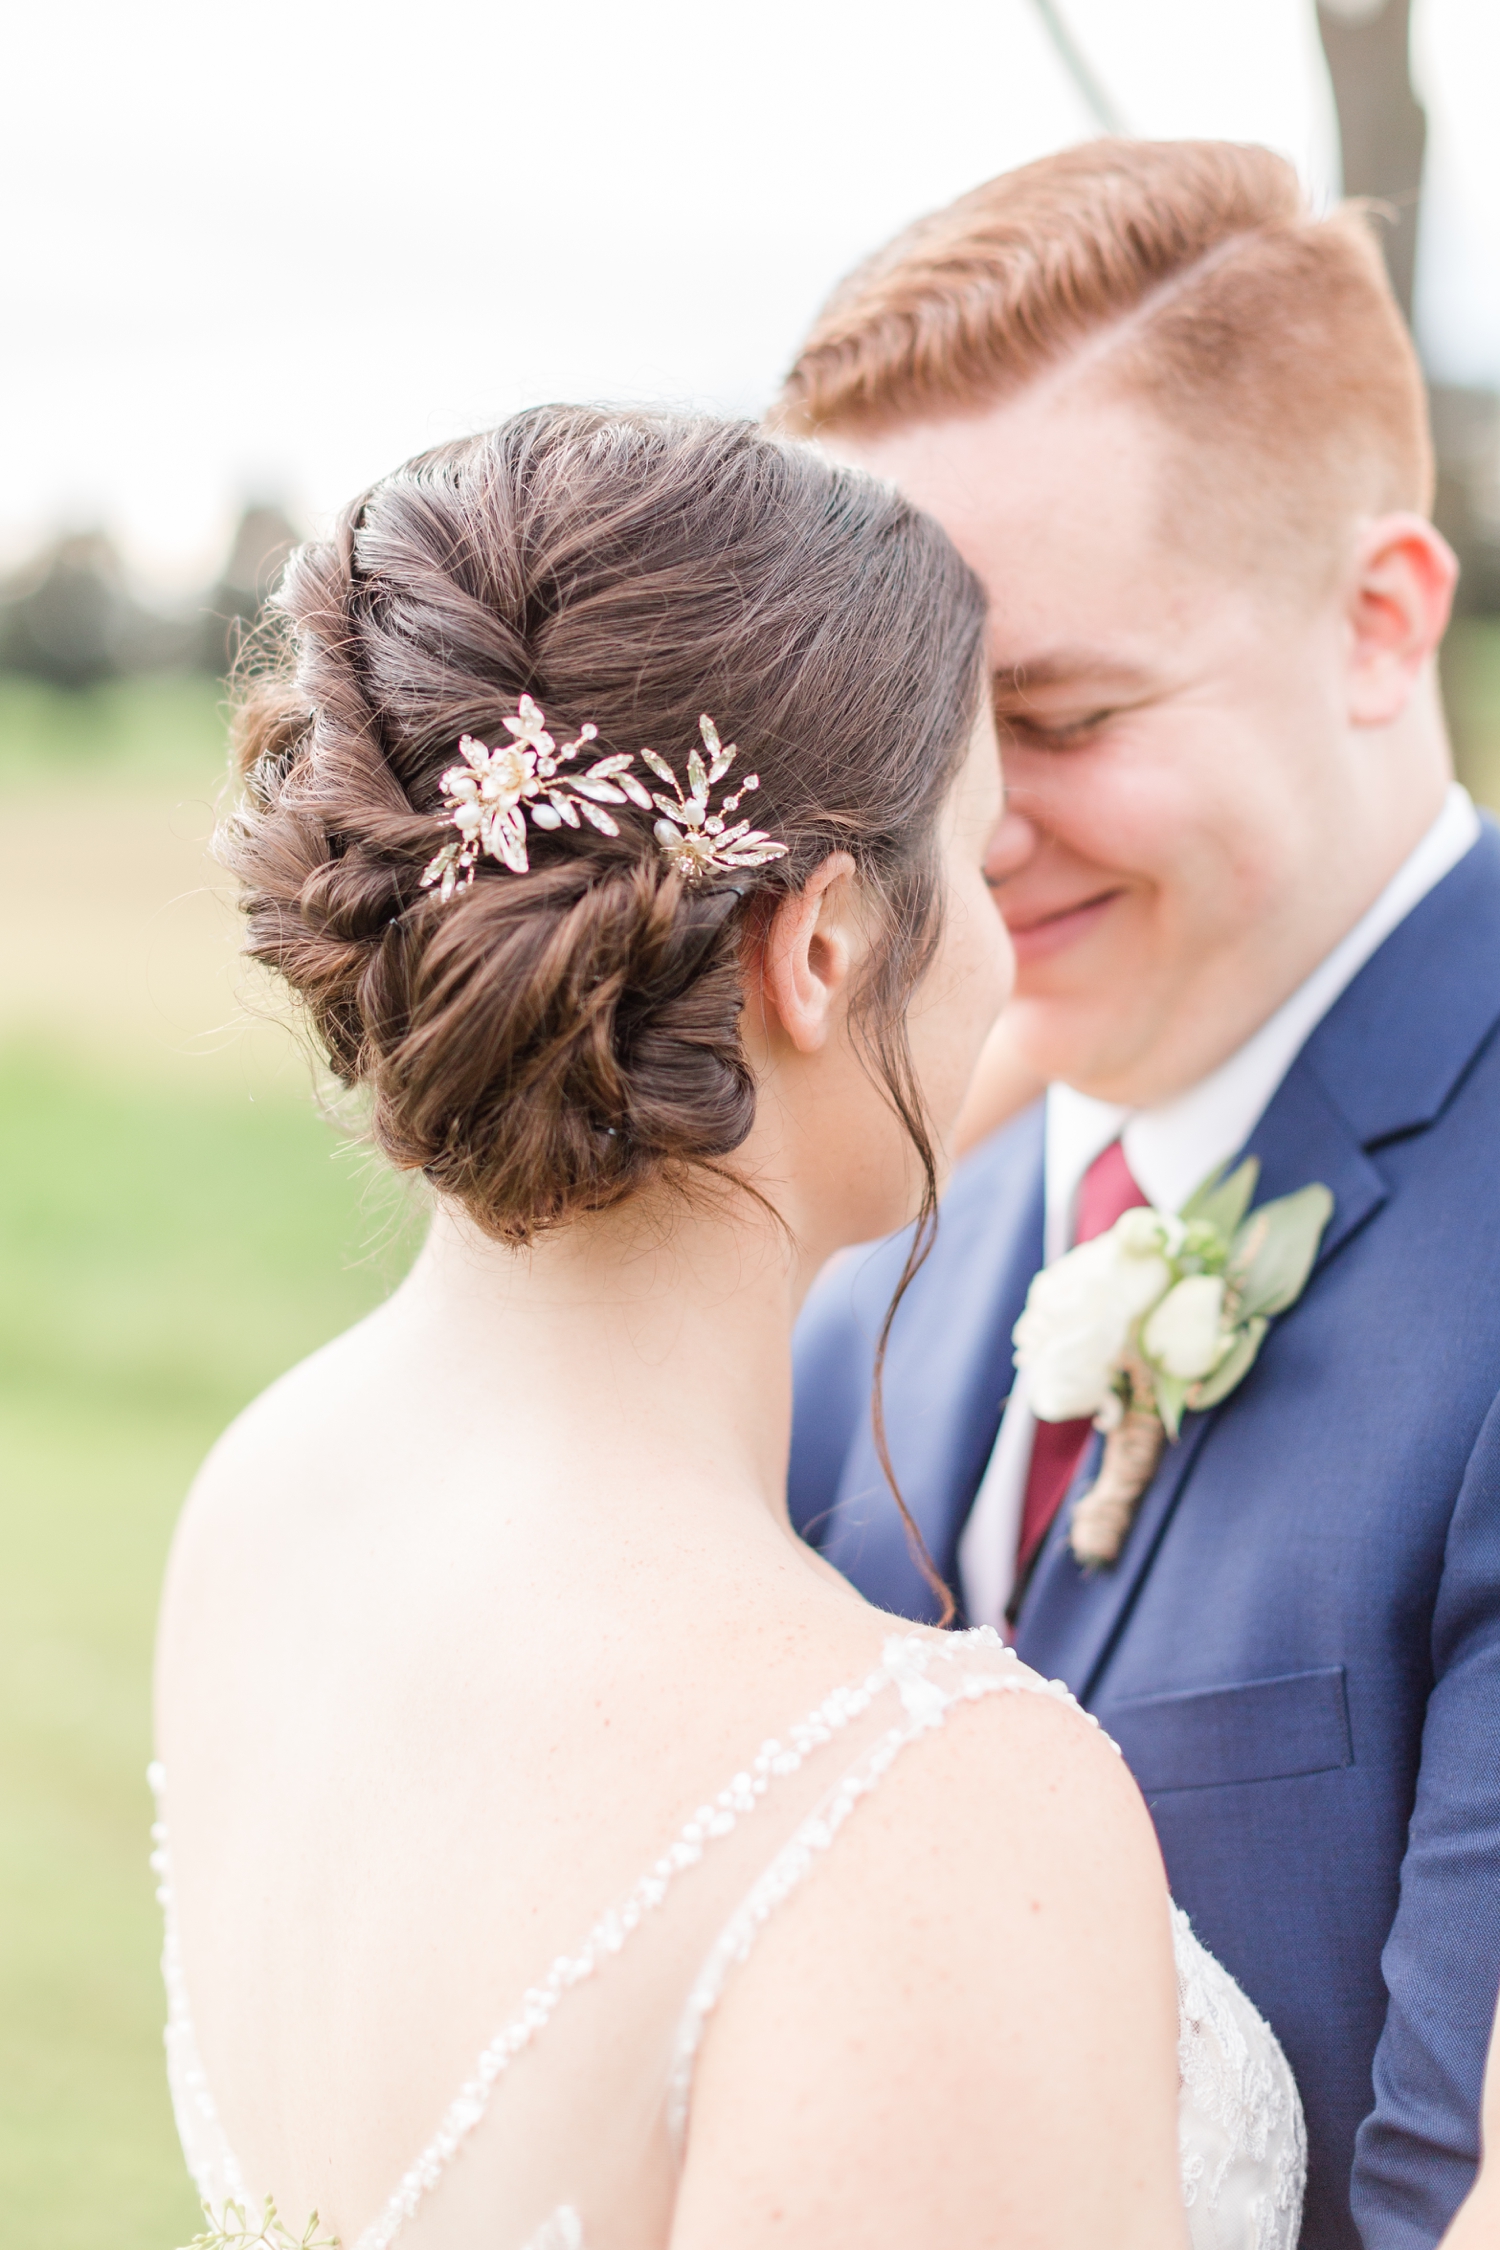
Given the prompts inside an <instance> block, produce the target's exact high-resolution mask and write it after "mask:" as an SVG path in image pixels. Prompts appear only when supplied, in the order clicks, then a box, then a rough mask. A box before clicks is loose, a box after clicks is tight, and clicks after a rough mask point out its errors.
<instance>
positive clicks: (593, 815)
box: [422, 695, 787, 904]
mask: <svg viewBox="0 0 1500 2250" xmlns="http://www.w3.org/2000/svg"><path fill="white" fill-rule="evenodd" d="M505 725H506V728H507V729H508V731H509V733H510V736H511V740H510V741H509V742H506V743H501V744H500V745H499V746H498V747H497V748H495V749H491V748H489V746H488V745H487V744H485V743H483V742H479V741H476V740H475V738H474V736H473V735H471V734H466V735H464V736H463V738H462V740H461V741H460V742H459V745H458V748H459V755H460V757H461V758H462V759H463V760H464V763H463V764H462V765H457V766H450V767H449V769H448V771H447V772H446V773H445V774H444V775H443V781H442V788H443V816H442V817H443V819H444V821H445V822H446V823H447V825H448V826H449V827H450V828H452V829H454V830H456V834H455V835H454V836H453V837H452V838H451V839H450V840H449V842H447V843H446V844H444V845H443V847H442V849H441V851H439V852H438V853H437V854H436V855H435V857H434V858H433V859H432V860H431V861H430V862H429V864H428V866H427V867H426V869H425V870H424V872H423V875H422V887H423V888H424V890H425V889H430V888H431V887H432V885H433V884H437V885H438V886H439V890H438V897H439V899H440V900H441V901H442V902H443V903H444V904H446V902H447V901H448V900H449V899H450V898H452V896H453V894H454V892H455V891H456V890H457V889H458V887H459V885H460V883H465V884H467V883H472V882H473V880H474V871H475V869H476V868H477V866H478V865H479V862H480V860H481V858H483V857H484V855H485V854H486V853H488V855H489V857H490V858H491V859H497V860H499V861H500V863H501V864H502V866H505V867H508V868H509V869H510V871H511V873H512V874H513V875H524V874H525V873H526V871H527V868H528V867H529V865H530V859H529V857H528V854H527V835H526V822H527V818H528V816H529V818H530V820H531V824H532V826H533V827H534V828H540V829H545V830H556V829H560V828H564V827H566V828H578V827H580V826H581V825H582V823H583V821H585V820H587V821H589V822H590V823H591V824H592V825H593V826H594V827H595V828H598V829H600V830H602V832H603V833H604V834H605V835H606V836H618V835H619V833H620V824H619V822H618V821H617V820H616V819H615V818H614V815H613V814H612V813H609V812H606V810H605V807H606V806H607V805H624V804H632V805H636V806H638V807H639V808H640V810H641V811H642V812H650V811H652V810H653V808H654V809H655V811H656V812H657V813H658V814H659V815H660V817H659V819H658V820H657V821H656V823H655V826H654V828H653V831H652V833H653V834H654V836H655V838H656V841H657V843H658V845H659V846H660V847H661V850H662V851H663V853H664V854H665V855H666V858H667V861H668V863H669V865H670V866H672V867H673V868H675V870H676V871H677V873H678V874H679V875H681V876H683V877H684V878H685V880H686V881H688V882H690V883H696V882H699V881H701V879H702V878H703V877H704V876H705V875H709V874H718V873H722V872H724V871H725V870H727V869H731V868H745V867H761V866H764V864H765V863H766V861H767V860H772V859H781V858H783V857H784V856H785V853H786V849H787V847H786V845H785V844H778V843H776V842H775V841H774V839H773V838H772V837H770V836H768V835H767V834H766V833H765V832H764V830H762V829H759V828H752V827H751V825H750V823H749V821H748V820H741V821H737V822H735V824H734V825H733V826H732V827H727V826H726V825H725V821H726V817H727V816H728V815H730V814H732V813H735V812H737V811H738V810H739V805H740V800H741V798H743V797H745V796H746V795H747V794H748V793H749V792H750V791H751V790H753V789H758V788H759V787H760V776H759V774H754V773H752V774H747V775H746V776H745V779H744V780H743V781H742V782H741V783H740V786H739V788H738V789H737V790H736V791H735V793H734V795H733V796H732V797H724V798H721V799H720V802H719V808H718V810H717V812H714V811H711V810H710V809H709V808H710V795H709V793H710V791H711V790H712V789H713V788H714V787H715V785H716V784H717V783H718V782H720V781H722V780H723V778H724V776H725V774H726V773H728V771H729V769H730V767H731V766H732V765H733V763H734V761H735V759H736V757H737V756H738V755H739V752H738V749H737V747H736V745H735V744H734V743H732V742H731V743H729V744H728V746H727V747H726V746H725V745H724V744H722V743H721V742H720V740H719V733H718V729H717V728H716V727H715V725H714V722H713V720H712V719H711V718H709V716H708V714H707V713H706V712H705V713H704V715H703V716H702V717H701V718H700V719H699V721H698V731H699V733H700V734H701V735H702V737H703V750H702V751H700V750H698V749H697V747H696V746H695V747H694V748H693V749H692V750H690V751H689V752H688V762H687V772H688V787H687V793H686V795H684V793H683V788H682V784H681V782H680V781H679V780H678V778H677V776H676V774H675V773H674V772H673V771H672V768H671V766H670V765H669V764H668V763H667V761H666V759H665V758H663V757H661V756H659V755H658V753H657V752H656V751H655V750H642V751H641V753H640V756H641V761H642V763H643V764H644V765H645V766H646V767H648V768H649V770H650V771H651V772H652V773H653V774H655V776H656V778H657V780H658V781H663V782H666V783H667V784H668V785H669V787H670V788H671V790H672V792H673V794H672V795H671V796H670V797H668V796H665V795H663V793H662V792H661V791H660V790H656V789H647V788H646V786H645V784H644V783H643V782H642V781H641V780H640V779H639V778H638V776H637V775H636V774H634V773H633V772H632V771H631V767H632V766H633V765H634V763H635V758H634V755H633V754H632V753H631V752H629V751H624V752H619V753H617V754H615V755H613V756H611V757H608V758H599V759H597V760H596V761H595V763H594V764H593V765H591V766H590V767H589V768H588V769H587V771H585V772H583V773H571V774H565V773H563V772H562V771H561V768H562V767H563V766H565V765H567V764H569V763H570V762H571V760H573V759H574V758H576V757H577V756H578V753H579V752H580V750H583V749H584V748H585V747H586V746H587V745H588V744H589V743H590V742H593V741H594V740H595V739H596V738H597V736H598V733H599V729H598V728H597V727H596V726H592V725H590V726H585V727H580V729H579V731H578V733H577V735H576V736H575V738H574V739H573V741H571V742H564V743H561V744H559V743H558V742H557V741H556V740H555V738H554V737H553V736H552V735H551V734H549V733H548V731H547V720H546V715H545V714H544V713H543V712H542V711H541V710H539V709H538V707H537V705H536V704H535V703H534V702H533V701H532V699H531V697H530V696H529V695H523V696H522V698H521V700H520V702H519V704H518V705H517V706H516V711H515V716H514V717H513V718H508V719H507V720H506V721H505ZM705 753H706V754H707V763H706V764H705V762H704V754H705Z"/></svg>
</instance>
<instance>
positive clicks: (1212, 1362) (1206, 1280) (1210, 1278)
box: [1141, 1273, 1230, 1383]
mask: <svg viewBox="0 0 1500 2250" xmlns="http://www.w3.org/2000/svg"><path fill="white" fill-rule="evenodd" d="M1223 1315H1224V1283H1223V1280H1222V1278H1221V1277H1220V1276H1219V1275H1218V1274H1210V1273H1198V1274H1192V1275H1190V1276H1189V1278H1188V1279H1187V1280H1186V1281H1179V1282H1178V1284H1177V1287H1176V1288H1175V1289H1171V1290H1169V1291H1168V1292H1167V1294H1166V1296H1165V1297H1163V1299H1162V1301H1161V1303H1160V1304H1159V1305H1158V1306H1157V1307H1156V1310H1155V1311H1154V1312H1153V1313H1152V1315H1151V1317H1150V1319H1149V1320H1148V1321H1147V1322H1146V1325H1145V1327H1144V1328H1143V1329H1142V1330H1141V1343H1142V1346H1143V1347H1144V1350H1145V1353H1146V1357H1147V1358H1148V1359H1149V1360H1151V1361H1152V1362H1153V1363H1154V1364H1155V1365H1156V1366H1157V1367H1159V1368H1160V1369H1161V1371H1162V1373H1163V1374H1164V1375H1175V1376H1176V1377H1177V1379H1178V1381H1179V1382H1183V1383H1196V1382H1198V1381H1199V1380H1200V1379H1201V1377H1203V1376H1205V1375H1211V1374H1212V1373H1213V1370H1214V1369H1215V1368H1216V1367H1217V1366H1218V1364H1219V1362H1220V1360H1221V1359H1222V1358H1223V1357H1224V1353H1225V1351H1226V1350H1227V1348H1228V1345H1229V1342H1230V1339H1229V1337H1227V1336H1226V1335H1225V1334H1224V1333H1223Z"/></svg>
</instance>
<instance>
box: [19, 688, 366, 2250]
mask: <svg viewBox="0 0 1500 2250" xmlns="http://www.w3.org/2000/svg"><path fill="white" fill-rule="evenodd" d="M8 686H9V684H8V683H3V684H0V745H3V747H0V830H3V826H4V821H5V815H6V810H7V806H8V804H13V803H14V802H15V801H16V799H15V794H14V793H15V792H16V791H18V790H23V789H27V788H29V787H30V785H31V784H32V783H33V782H34V781H36V780H39V779H41V778H43V774H42V771H41V770H40V769H42V768H43V767H44V766H45V767H48V768H50V769H51V772H52V774H53V776H54V777H55V779H56V783H57V787H58V789H59V792H60V797H61V799H62V800H63V802H64V803H66V804H68V805H70V806H72V807H73V809H74V811H75V813H76V814H77V816H79V817H86V816H87V794H88V792H87V784H88V782H89V781H90V779H91V778H92V777H93V776H95V775H97V774H99V773H101V772H104V771H106V770H107V771H108V772H110V773H111V774H112V775H113V777H114V779H115V780H116V781H119V780H120V779H122V778H123V777H124V776H127V775H128V776H130V777H132V778H133V780H134V783H135V784H136V785H137V786H138V788H139V790H140V793H141V797H142V800H143V802H144V803H146V804H150V803H152V802H159V803H160V804H161V807H162V813H163V818H166V817H168V815H169V812H170V808H171V807H172V806H173V805H174V804H175V803H176V802H177V801H178V800H177V796H176V794H175V792H177V791H179V790H181V789H183V788H188V789H191V790H194V791H198V792H203V791H207V790H210V789H211V788H212V786H213V784H214V781H215V779H216V776H217V771H218V768H219V765H220V763H221V760H222V737H221V725H220V720H219V717H218V713H217V709H216V703H215V699H214V697H213V695H212V693H211V692H210V691H208V690H206V689H204V688H200V687H198V686H197V685H196V684H195V683H191V682H189V683H179V682H167V683H158V684H152V685H150V686H145V687H142V688H139V689H135V690H132V691H115V692H114V693H113V694H110V695H106V696H99V697H90V698H86V699H78V700H71V701H70V700H66V699H59V698H49V697H47V696H45V695H43V694H41V693H39V692H38V691H35V690H31V689H10V690H9V692H7V689H8ZM80 768H81V769H82V770H80ZM64 911H65V907H64V906H63V905H62V904H60V905H59V913H62V912H64ZM34 937H35V941H36V943H37V944H38V945H39V946H41V947H42V948H43V949H44V953H45V952H47V951H48V949H47V943H46V941H47V933H46V932H45V931H40V932H35V933H34ZM49 957H51V956H49ZM73 973H76V971H75V972H73ZM57 998H58V1002H59V1014H58V1020H57V1022H56V1024H55V1026H53V1027H52V1028H50V1029H43V1030H40V1031H39V1030H38V1029H37V1028H36V1027H34V1026H23V1027H21V1028H19V1029H18V1028H16V1027H15V1026H14V1025H13V1026H12V1027H11V1028H10V1030H9V1033H8V1035H7V1036H6V1037H5V1038H4V1039H3V1040H0V1543H3V1554H4V1567H3V1570H0V2211H3V2213H4V2221H3V2225H0V2238H3V2240H4V2241H5V2243H6V2244H7V2246H8V2250H173V2246H174V2245H176V2244H179V2243H182V2242H185V2241H186V2240H187V2238H188V2236H189V2235H191V2234H192V2233H194V2232H195V2231H196V2228H197V2224H198V2223H199V2222H198V2220H197V2213H196V2205H195V2202H194V2198H193V2195H192V2191H191V2188H190V2185H189V2183H188V2181H187V2177H186V2174H185V2172H184V2169H183V2165H182V2159H181V2155H180V2153H179V2151H178V2148H177V2142H176V2136H175V2132H174V2130H173V2126H172V2121H171V2115H170V2111H169V2107H168V2103H167V2097H166V2089H165V2082H164V2078H163V2070H162V2050H161V2019H162V1996H161V1985H160V1978H159V1973H158V1967H157V1959H158V1954H159V1951H160V1937H159V1930H158V1923H157V1908H156V1904H155V1900H154V1897H153V1894H152V1886H151V1878H150V1874H149V1871H148V1869H147V1866H146V1853H147V1851H148V1849H149V1843H148V1836H147V1829H148V1825H149V1820H150V1811H149V1801H148V1796H147V1791H146V1787H145V1780H144V1772H145V1765H146V1761H147V1758H148V1756H149V1749H150V1710H149V1691H150V1681H149V1667H150V1649H151V1638H152V1631H153V1625H154V1618H155V1610H156V1600H157V1591H158V1587H159V1584H160V1578H161V1570H162V1563H163V1559H164V1557H165V1553H166V1548H167V1542H168V1539H169V1537H170V1535H171V1529H172V1524H173V1520H174V1518H175V1516H176V1513H177V1510H178V1508H179V1506H180V1504H181V1500H182V1496H183V1493H184V1491H185V1489H186V1487H187V1485H188V1483H189V1481H190V1479H191V1477H192V1475H193V1472H194V1469H195V1468H196V1466H197V1464H198V1462H199V1461H200V1460H201V1458H202V1456H203V1454H204V1452H205V1451H206V1450H207V1448H208V1446H209V1445H210V1444H211V1443H212V1442H213V1440H214V1438H215V1437H216V1435H217V1434H218V1432H219V1431H220V1430H221V1429H222V1428H223V1426H224V1424H225V1422H226V1421H228V1420H229V1418H230V1417H231V1416H232V1415H233V1414H234V1413H235V1412H237V1410H238V1409H239V1408H240V1407H241V1406H242V1405H243V1404H244V1403H245V1402H246V1401H247V1400H248V1399H249V1398H251V1397H252V1396H253V1395H254V1394H255V1392H257V1391H258V1390H260V1389H261V1388H263V1387H264V1385H265V1384H266V1383H267V1382H268V1381H269V1380H270V1379H271V1378H272V1377H273V1376H274V1375H276V1374H277V1373H278V1372H279V1371H280V1370H281V1369H283V1368H284V1367H287V1366H288V1365H290V1364H291V1363H292V1362H293V1361H294V1360H296V1359H298V1358H300V1357H301V1356H302V1355H303V1354H304V1353H306V1352H307V1351H309V1350H310V1349H312V1348H313V1347H314V1346H315V1345H317V1344H318V1343H320V1342H322V1341H323V1340H324V1339H325V1338H326V1337H328V1336H329V1335H331V1334H333V1333H334V1332H335V1331H336V1330H338V1329H339V1328H341V1327H344V1326H346V1325H347V1324H348V1323H349V1322H350V1321H352V1320H354V1319H356V1318H358V1317H359V1315H360V1314H361V1313H362V1312H363V1311H364V1310H365V1309H366V1308H367V1307H368V1306H369V1305H370V1304H371V1303H372V1301H374V1299H375V1298H376V1297H377V1296H378V1295H379V1294H380V1293H381V1291H382V1289H383V1288H384V1287H385V1286H386V1285H387V1281H388V1278H389V1275H390V1273H391V1272H392V1271H393V1270H394V1268H395V1267H396V1265H397V1264H398V1263H399V1258H400V1250H399V1247H398V1244H397V1241H396V1231H397V1230H396V1229H395V1223H394V1212H395V1206H393V1204H392V1201H391V1199H390V1197H389V1195H388V1194H385V1193H384V1192H383V1191H382V1190H381V1189H380V1187H379V1186H378V1184H372V1182H371V1179H370V1174H369V1171H368V1168H367V1165H366V1162H365V1160H364V1159H363V1158H362V1157H360V1156H359V1155H358V1154H351V1152H350V1151H349V1150H348V1148H347V1147H346V1146H345V1145H344V1144H342V1143H341V1141H340V1139H339V1137H338V1136H337V1135H336V1134H335V1133H334V1132H333V1131H332V1130H331V1129H330V1127H329V1126H328V1125H326V1124H325V1123H324V1122H322V1121H321V1120H320V1118H319V1117H318V1116H317V1115H316V1114H315V1111H314V1107H313V1104H312V1103H311V1101H310V1100H309V1099H307V1098H305V1097H304V1096H303V1095H302V1094H301V1093H300V1092H299V1091H298V1089H299V1088H300V1087H301V1085H302V1084H303V1081H304V1076H305V1074H303V1073H302V1072H300V1071H299V1070H296V1069H293V1070H291V1071H290V1072H288V1073H287V1074H286V1079H285V1082H282V1081H279V1080H276V1079H272V1080H271V1081H270V1083H252V1084H249V1085H246V1084H242V1083H240V1082H239V1080H238V1079H237V1077H236V1074H235V1073H233V1072H225V1071H224V1070H222V1069H210V1068H207V1067H205V1068H204V1069H203V1071H202V1073H201V1077H202V1082H201V1083H200V1082H199V1074H198V1073H197V1072H196V1070H195V1066H194V1065H193V1064H192V1062H191V1061H188V1062H183V1061H181V1060H178V1059H175V1058H168V1059H167V1060H166V1061H165V1062H160V1063H158V1062H151V1063H149V1064H148V1065H147V1066H146V1067H143V1068H142V1067H136V1066H134V1065H132V1064H130V1063H128V1062H127V1061H126V1060H124V1059H123V1058H124V1057H125V1056H126V1054H127V1052H128V1046H129V1042H128V1039H121V1040H119V1041H117V1042H112V1043H111V1045H110V1047H109V1049H108V1052H107V1053H106V1054H103V1055H101V1054H100V1053H99V1052H98V1051H97V1050H96V1049H95V1048H93V1047H91V1045H90V1043H89V1041H88V1040H87V1039H81V1038H79V1037H78V1036H76V1035H75V1032H74V1029H73V1027H72V1025H71V1024H70V1011H69V1007H68V994H67V992H66V991H61V992H59V993H58V995H57Z"/></svg>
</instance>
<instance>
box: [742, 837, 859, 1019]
mask: <svg viewBox="0 0 1500 2250" xmlns="http://www.w3.org/2000/svg"><path fill="white" fill-rule="evenodd" d="M863 951H864V932H863V928H862V924H861V919H860V902H859V896H858V884H857V882H856V880H855V868H854V861H853V860H852V859H851V857H850V856H849V854H848V852H833V853H832V854H830V856H829V857H828V858H827V859H825V860H824V862H823V864H822V866H821V867H819V868H816V869H815V870H814V871H813V873H812V874H811V875H810V876H809V878H808V880H807V882H806V883H805V884H804V885H803V887H802V889H801V890H800V891H794V892H793V893H792V895H791V896H790V897H789V898H784V899H783V900H782V902H781V904H780V905H779V906H778V907H777V909H776V912H775V913H774V915H773V916H772V917H771V920H770V923H769V924H768V925H767V928H766V931H765V935H764V937H763V939H762V941H761V947H760V988H761V995H762V999H763V1001H764V1004H765V1007H766V1010H767V1012H768V1013H770V1014H772V1015H774V1016H775V1018H776V1019H777V1021H778V1022H779V1024H780V1026H781V1029H782V1030H783V1032H784V1033H785V1034H786V1037H787V1038H788V1039H789V1040H790V1041H791V1043H792V1045H793V1046H794V1047H795V1048H796V1049H797V1051H798V1053H799V1054H804V1055H811V1054H816V1053H817V1051H818V1049H819V1048H820V1047H822V1046H823V1045H825V1043H826V1042H827V1039H828V1035H829V1032H830V1030H831V1029H832V1028H833V1026H834V1024H835V1023H836V1022H837V1021H838V1020H839V1018H840V1017H841V1016H842V1013H843V1009H844V1004H845V1001H846V1000H847V997H848V990H849V980H850V977H851V976H852V974H853V971H854V968H855V965H856V963H857V961H858V960H859V958H860V956H861V954H862V953H863Z"/></svg>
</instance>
